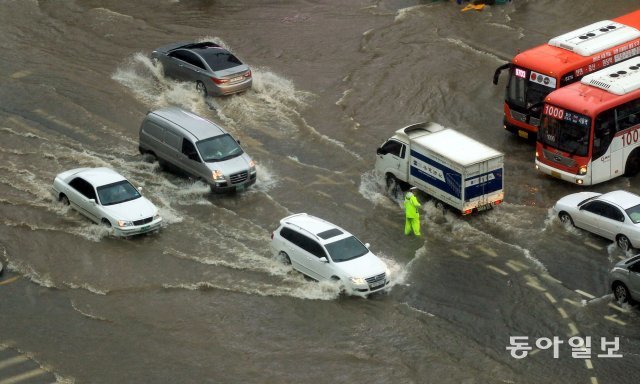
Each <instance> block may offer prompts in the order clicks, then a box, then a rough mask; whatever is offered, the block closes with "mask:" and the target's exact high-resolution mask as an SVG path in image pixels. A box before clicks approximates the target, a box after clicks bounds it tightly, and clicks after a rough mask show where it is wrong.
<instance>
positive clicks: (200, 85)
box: [196, 81, 207, 97]
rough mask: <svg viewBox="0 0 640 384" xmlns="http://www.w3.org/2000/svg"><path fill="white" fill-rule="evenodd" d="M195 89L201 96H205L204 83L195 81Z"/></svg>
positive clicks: (205, 88)
mask: <svg viewBox="0 0 640 384" xmlns="http://www.w3.org/2000/svg"><path fill="white" fill-rule="evenodd" d="M196 91H198V93H199V94H201V95H202V96H203V97H206V96H207V87H206V86H205V85H204V83H203V82H202V81H197V82H196Z"/></svg>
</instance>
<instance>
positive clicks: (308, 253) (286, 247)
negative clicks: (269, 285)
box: [271, 213, 389, 296]
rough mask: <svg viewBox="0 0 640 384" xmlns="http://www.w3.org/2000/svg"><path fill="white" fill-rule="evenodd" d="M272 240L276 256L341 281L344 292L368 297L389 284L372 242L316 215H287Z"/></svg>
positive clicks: (318, 275) (320, 277) (313, 274)
mask: <svg viewBox="0 0 640 384" xmlns="http://www.w3.org/2000/svg"><path fill="white" fill-rule="evenodd" d="M271 239H272V240H271V250H272V252H273V255H274V256H276V257H279V258H280V259H281V260H283V261H284V262H285V263H286V264H291V265H292V266H293V268H295V269H296V270H298V271H300V272H302V273H303V274H304V275H307V276H309V277H311V278H313V279H315V280H330V281H335V282H337V283H339V284H340V290H341V291H345V292H347V293H350V294H355V295H358V296H366V295H368V294H370V293H373V292H377V291H380V290H383V289H384V288H385V287H387V285H388V284H389V270H388V268H387V266H386V265H385V263H384V262H383V261H382V260H380V259H379V258H378V257H377V256H376V255H374V254H373V253H371V251H369V244H362V243H361V242H360V240H358V239H357V238H356V237H355V236H353V235H352V234H350V233H349V232H347V231H345V230H344V229H342V228H340V227H338V226H336V225H334V224H331V223H329V222H328V221H325V220H322V219H320V218H317V217H315V216H311V215H308V214H306V213H298V214H295V215H291V216H288V217H285V218H284V219H282V220H280V226H279V227H278V229H276V230H275V231H274V232H273V233H272V234H271Z"/></svg>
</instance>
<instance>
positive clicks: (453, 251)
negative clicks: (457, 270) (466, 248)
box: [451, 249, 471, 259]
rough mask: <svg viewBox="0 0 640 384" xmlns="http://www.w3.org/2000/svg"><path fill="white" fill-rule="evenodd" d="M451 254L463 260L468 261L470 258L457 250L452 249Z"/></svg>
mask: <svg viewBox="0 0 640 384" xmlns="http://www.w3.org/2000/svg"><path fill="white" fill-rule="evenodd" d="M451 253H453V254H454V255H456V256H460V257H462V258H464V259H468V258H469V257H471V256H469V255H467V254H466V253H464V252H462V251H458V250H457V249H452V250H451Z"/></svg>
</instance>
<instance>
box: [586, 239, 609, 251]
mask: <svg viewBox="0 0 640 384" xmlns="http://www.w3.org/2000/svg"><path fill="white" fill-rule="evenodd" d="M584 245H586V246H588V247H591V248H594V249H597V250H598V251H602V250H603V249H604V247H601V246H599V245H598V244H594V243H592V242H590V241H585V242H584Z"/></svg>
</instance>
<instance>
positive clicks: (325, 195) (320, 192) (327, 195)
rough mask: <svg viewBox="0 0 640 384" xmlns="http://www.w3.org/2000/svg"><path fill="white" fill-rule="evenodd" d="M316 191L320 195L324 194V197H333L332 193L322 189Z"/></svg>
mask: <svg viewBox="0 0 640 384" xmlns="http://www.w3.org/2000/svg"><path fill="white" fill-rule="evenodd" d="M316 193H317V194H318V195H322V196H324V197H326V198H329V199H330V198H331V195H330V194H328V193H325V192H322V191H318V190H316Z"/></svg>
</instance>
